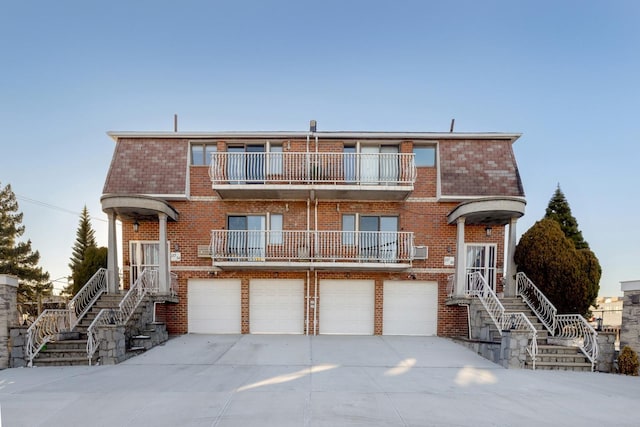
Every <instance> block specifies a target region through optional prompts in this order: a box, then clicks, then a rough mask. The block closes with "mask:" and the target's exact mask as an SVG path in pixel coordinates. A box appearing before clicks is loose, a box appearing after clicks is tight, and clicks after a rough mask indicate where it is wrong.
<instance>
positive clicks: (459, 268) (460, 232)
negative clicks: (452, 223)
mask: <svg viewBox="0 0 640 427" xmlns="http://www.w3.org/2000/svg"><path fill="white" fill-rule="evenodd" d="M456 225H457V227H458V228H457V236H456V285H455V286H456V287H455V292H454V293H455V295H456V296H458V297H462V296H464V295H465V292H464V291H465V288H466V287H467V284H466V283H465V282H466V280H467V273H466V270H467V269H466V266H467V259H466V253H465V250H464V218H463V217H460V218H458V221H457V222H456Z"/></svg>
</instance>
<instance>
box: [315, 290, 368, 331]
mask: <svg viewBox="0 0 640 427" xmlns="http://www.w3.org/2000/svg"><path fill="white" fill-rule="evenodd" d="M374 290H375V282H374V281H373V280H321V281H320V310H319V314H320V319H319V322H320V333H321V334H342V335H373V324H374V307H375V293H374Z"/></svg>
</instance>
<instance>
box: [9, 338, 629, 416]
mask: <svg viewBox="0 0 640 427" xmlns="http://www.w3.org/2000/svg"><path fill="white" fill-rule="evenodd" d="M638 399H640V380H639V379H638V378H637V377H636V378H633V377H625V376H619V375H610V374H599V373H584V372H550V371H535V372H533V371H524V370H506V369H503V368H501V367H499V366H497V365H495V364H493V363H491V362H489V361H487V360H485V359H483V358H481V357H479V356H477V355H475V354H474V353H472V352H470V351H468V350H467V349H465V348H463V347H461V346H459V345H457V344H455V343H453V342H451V341H448V340H446V339H443V338H435V337H428V338H424V337H380V336H370V337H345V336H316V337H308V336H265V335H242V336H238V335H234V336H223V335H185V336H180V337H177V338H173V339H171V340H170V341H169V342H168V343H166V344H165V345H164V346H160V347H156V348H154V349H152V350H151V351H149V352H147V353H146V354H144V355H141V356H138V357H136V358H133V359H130V360H128V361H126V362H125V363H122V364H120V365H117V366H94V367H88V366H87V367H64V368H33V369H28V368H21V369H7V370H4V371H0V409H1V416H2V423H3V424H2V425H3V426H5V427H10V426H11V427H13V426H48V427H51V426H258V425H259V426H451V425H459V426H462V425H465V426H466V425H472V426H540V425H563V426H573V425H575V426H581V427H584V426H585V425H616V426H621V425H629V426H632V425H633V426H637V425H639V424H640V421H639V418H638V415H637V412H636V411H635V408H636V406H637V402H638Z"/></svg>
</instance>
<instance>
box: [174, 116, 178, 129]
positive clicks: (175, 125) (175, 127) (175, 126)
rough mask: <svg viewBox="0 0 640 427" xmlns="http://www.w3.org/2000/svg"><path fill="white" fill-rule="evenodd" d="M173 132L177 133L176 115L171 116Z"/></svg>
mask: <svg viewBox="0 0 640 427" xmlns="http://www.w3.org/2000/svg"><path fill="white" fill-rule="evenodd" d="M173 131H174V132H178V115H177V114H174V115H173Z"/></svg>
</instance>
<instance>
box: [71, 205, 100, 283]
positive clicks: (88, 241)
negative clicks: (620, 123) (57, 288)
mask: <svg viewBox="0 0 640 427" xmlns="http://www.w3.org/2000/svg"><path fill="white" fill-rule="evenodd" d="M96 246H97V244H96V237H95V231H94V230H93V228H92V227H91V218H90V216H89V210H88V209H87V205H85V206H84V208H83V209H82V213H81V214H80V221H79V222H78V229H77V230H76V242H75V244H74V245H73V250H72V253H71V258H70V259H71V262H70V263H69V268H70V269H71V277H72V278H73V283H70V284H69V286H66V287H65V288H64V290H63V292H64V293H66V294H71V295H75V294H76V292H78V291H79V290H80V289H81V288H82V287H83V286H84V284H85V283H86V281H83V282H82V283H78V282H77V281H76V280H83V279H84V273H83V274H80V275H79V274H78V271H79V270H80V268H81V267H82V265H83V263H84V261H85V258H86V256H87V250H88V249H89V248H95V247H96ZM90 278H91V276H89V277H88V279H90Z"/></svg>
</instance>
